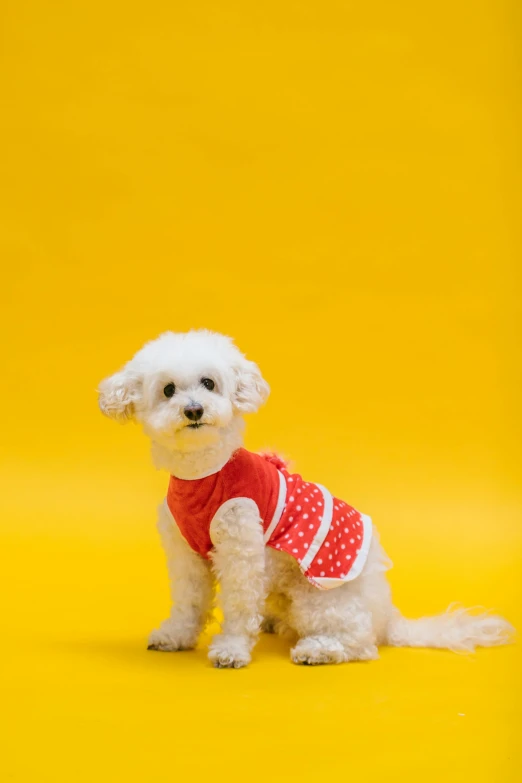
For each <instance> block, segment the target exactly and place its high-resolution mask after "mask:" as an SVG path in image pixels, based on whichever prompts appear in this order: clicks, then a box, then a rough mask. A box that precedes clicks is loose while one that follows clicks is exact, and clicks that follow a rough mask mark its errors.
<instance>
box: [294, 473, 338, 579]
mask: <svg viewBox="0 0 522 783" xmlns="http://www.w3.org/2000/svg"><path fill="white" fill-rule="evenodd" d="M315 486H316V487H317V489H318V490H319V491H320V492H321V494H322V496H323V515H322V516H323V518H322V519H321V524H320V525H319V528H318V530H317V533H316V534H315V537H314V539H313V541H312V543H311V544H310V548H309V549H308V551H307V553H306V555H305V556H304V557H303V559H302V560H301V562H300V563H299V565H300V567H301V570H302V571H307V570H308V568H309V567H310V565H311V563H312V561H313V559H314V557H315V556H316V554H317V553H318V552H319V550H320V548H321V547H322V545H323V542H324V540H325V538H326V536H327V535H328V531H329V529H330V525H331V524H332V516H333V497H332V496H331V494H330V492H328V490H327V489H326V487H323V486H322V484H315Z"/></svg>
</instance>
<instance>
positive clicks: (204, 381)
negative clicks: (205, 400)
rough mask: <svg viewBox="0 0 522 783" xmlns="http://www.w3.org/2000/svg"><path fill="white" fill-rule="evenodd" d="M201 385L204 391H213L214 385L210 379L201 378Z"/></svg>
mask: <svg viewBox="0 0 522 783" xmlns="http://www.w3.org/2000/svg"><path fill="white" fill-rule="evenodd" d="M201 383H202V384H203V386H204V387H205V389H208V390H209V391H214V387H215V385H216V384H215V383H214V381H213V380H212V378H202V379H201Z"/></svg>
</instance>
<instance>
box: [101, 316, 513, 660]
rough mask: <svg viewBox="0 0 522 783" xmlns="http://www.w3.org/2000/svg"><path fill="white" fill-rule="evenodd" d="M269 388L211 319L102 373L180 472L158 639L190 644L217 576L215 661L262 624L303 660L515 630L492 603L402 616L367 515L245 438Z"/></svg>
mask: <svg viewBox="0 0 522 783" xmlns="http://www.w3.org/2000/svg"><path fill="white" fill-rule="evenodd" d="M268 393H269V387H268V384H267V383H266V381H265V380H263V377H262V376H261V373H260V371H259V369H258V367H257V365H255V364H254V363H253V362H251V361H248V360H247V359H246V358H245V357H244V356H243V354H241V353H240V351H239V350H238V349H237V348H236V347H235V345H234V344H233V342H232V340H230V339H229V338H228V337H225V336H223V335H220V334H215V333H212V332H209V331H205V330H202V331H191V332H188V333H186V334H174V333H172V332H167V333H166V334H163V335H161V336H160V337H159V338H158V339H157V340H154V341H152V342H150V343H147V344H146V345H145V346H144V348H142V349H141V350H140V351H139V352H138V353H137V354H136V355H135V356H134V358H133V359H131V361H130V362H128V363H127V364H126V365H125V366H124V367H123V369H122V370H120V372H117V373H116V374H115V375H113V376H111V377H110V378H107V379H106V380H104V381H103V382H102V383H101V384H100V390H99V395H100V396H99V404H100V408H101V410H102V412H103V413H104V414H105V415H106V416H109V417H110V418H112V419H116V420H117V421H119V422H126V421H129V420H132V419H135V420H136V421H138V422H139V423H140V424H141V425H142V427H143V430H144V431H145V434H146V435H148V436H149V438H150V439H151V441H152V454H153V459H154V463H155V464H156V466H157V467H158V468H163V469H165V470H167V471H168V472H169V474H170V483H169V488H168V493H167V497H166V500H165V503H164V504H163V505H162V506H161V508H160V511H159V522H158V528H159V531H160V534H161V538H162V542H163V546H164V548H165V552H166V556H167V566H168V572H169V577H170V582H171V597H172V610H171V614H170V617H168V618H167V619H166V620H165V621H164V622H163V623H162V624H161V625H160V627H159V628H158V629H157V630H155V631H153V632H152V634H151V636H150V639H149V648H150V649H153V650H165V651H175V650H188V649H192V648H193V647H194V646H195V645H196V643H197V640H198V637H199V635H200V632H201V631H202V629H203V627H204V626H205V624H206V622H207V621H208V619H209V618H210V617H211V614H212V609H213V604H214V592H215V584H216V581H219V583H220V586H221V591H220V602H221V607H222V610H223V616H224V621H223V625H222V632H221V634H219V635H217V636H215V637H214V639H213V641H212V644H211V646H210V652H209V657H210V660H211V661H212V663H213V664H214V665H215V666H217V667H227V668H229V667H233V668H240V667H242V666H246V665H247V664H248V663H249V661H250V655H251V651H252V648H253V646H254V644H255V642H256V639H257V637H258V634H259V632H260V630H265V631H271V632H277V633H285V632H287V631H288V632H291V633H292V635H293V636H294V637H296V639H297V640H296V643H295V646H294V647H293V649H292V651H291V658H292V660H293V661H294V663H301V664H325V663H341V662H343V661H363V660H364V661H366V660H372V659H375V658H377V655H378V653H377V648H378V645H382V644H388V645H393V646H410V647H442V648H449V649H452V650H472V649H473V648H474V647H475V646H476V645H482V646H492V645H498V644H502V643H504V642H506V641H508V640H509V637H510V635H511V631H512V628H511V626H510V625H509V623H507V622H506V621H505V620H504V619H502V618H501V617H498V616H492V615H490V614H482V615H479V616H477V615H471V614H469V613H468V612H466V611H464V610H456V611H448V612H446V613H445V614H442V615H440V616H438V617H428V618H423V619H419V620H407V619H405V618H404V617H402V616H401V614H400V613H399V611H398V610H397V609H395V608H394V606H393V604H392V599H391V593H390V588H389V585H388V582H387V579H386V575H385V571H386V570H387V569H388V568H389V567H390V562H389V560H388V558H387V557H386V555H385V553H384V551H383V549H382V547H381V545H380V543H379V539H378V536H377V534H376V532H375V530H373V529H372V523H371V520H370V518H369V517H367V516H365V515H364V514H360V513H359V512H358V511H356V510H355V509H353V508H352V507H351V506H348V505H347V504H346V503H345V502H344V501H342V500H339V499H337V498H334V497H332V495H331V494H330V493H329V492H328V490H327V489H326V488H325V487H323V486H321V485H319V484H314V483H311V482H308V481H305V480H303V479H302V478H301V476H299V475H297V474H291V473H290V472H289V471H288V469H287V466H286V464H285V463H284V461H283V460H281V459H279V458H278V457H276V456H270V455H257V454H252V453H251V452H248V451H247V450H246V449H244V448H243V447H242V432H243V419H242V417H243V414H245V413H250V412H253V411H256V410H257V409H258V408H259V406H260V405H261V404H262V403H263V402H264V401H265V400H266V398H267V396H268Z"/></svg>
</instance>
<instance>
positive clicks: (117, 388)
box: [98, 367, 141, 424]
mask: <svg viewBox="0 0 522 783" xmlns="http://www.w3.org/2000/svg"><path fill="white" fill-rule="evenodd" d="M140 388H141V381H140V378H139V376H138V375H137V374H136V373H135V372H133V371H132V370H131V369H130V368H127V367H124V368H123V370H120V372H117V373H115V374H114V375H111V376H110V377H109V378H105V380H103V381H102V382H101V383H100V386H99V388H98V405H99V406H100V410H101V412H102V413H103V414H104V415H105V416H108V417H109V418H110V419H114V420H115V421H119V422H120V424H125V423H126V422H127V421H131V420H132V419H133V418H134V413H135V407H134V406H135V403H136V402H137V401H138V399H139V397H140Z"/></svg>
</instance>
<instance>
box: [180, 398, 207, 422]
mask: <svg viewBox="0 0 522 783" xmlns="http://www.w3.org/2000/svg"><path fill="white" fill-rule="evenodd" d="M183 412H184V414H185V416H186V417H187V419H190V421H199V420H200V419H201V417H202V416H203V406H202V405H200V404H199V403H198V402H193V403H191V404H190V405H187V406H186V408H185V409H184V411H183Z"/></svg>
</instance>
